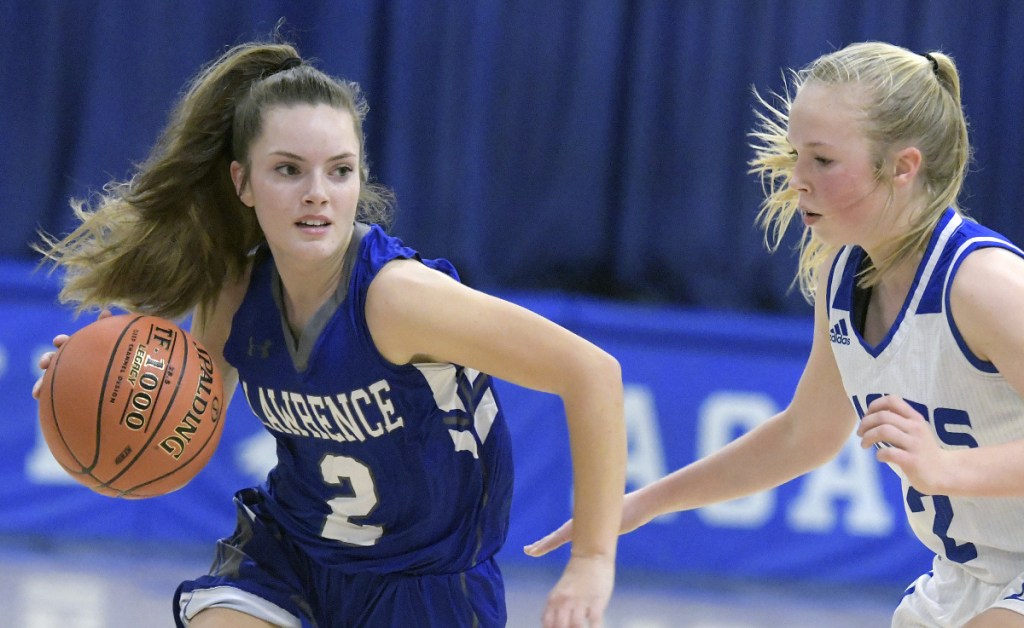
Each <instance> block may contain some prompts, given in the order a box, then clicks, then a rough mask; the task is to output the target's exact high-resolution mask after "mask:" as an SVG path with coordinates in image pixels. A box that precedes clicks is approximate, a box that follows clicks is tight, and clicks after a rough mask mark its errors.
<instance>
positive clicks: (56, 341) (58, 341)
mask: <svg viewBox="0 0 1024 628" xmlns="http://www.w3.org/2000/svg"><path fill="white" fill-rule="evenodd" d="M112 315H113V313H112V312H111V311H110V310H107V309H104V310H103V311H101V312H100V315H99V316H98V317H97V320H98V319H100V318H106V317H108V316H112ZM70 337H71V336H69V335H67V334H58V335H57V336H54V338H53V346H54V348H55V349H60V348H61V346H62V345H63V344H64V343H65V342H67V341H68V338H70ZM56 353H57V352H56V351H47V352H46V353H44V354H43V355H41V356H40V357H39V368H41V369H43V375H45V374H46V369H48V368H50V363H51V362H53V356H54V355H55V354H56ZM43 375H40V376H39V379H37V380H36V382H35V383H34V384H32V397H33V398H34V399H36V400H38V399H39V390H40V389H41V388H42V387H43Z"/></svg>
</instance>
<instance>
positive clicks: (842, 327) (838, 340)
mask: <svg viewBox="0 0 1024 628" xmlns="http://www.w3.org/2000/svg"><path fill="white" fill-rule="evenodd" d="M828 336H829V338H831V339H832V342H833V343H835V344H837V345H848V344H850V334H849V332H847V331H846V319H845V318H844V319H842V320H840V321H839V322H838V323H836V324H835V325H834V326H833V327H832V332H831V333H830V334H829V335H828Z"/></svg>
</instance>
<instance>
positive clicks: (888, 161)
mask: <svg viewBox="0 0 1024 628" xmlns="http://www.w3.org/2000/svg"><path fill="white" fill-rule="evenodd" d="M791 87H792V89H790V90H787V94H790V93H791V94H795V96H794V97H792V99H791V100H790V99H789V97H786V98H784V99H783V106H782V107H772V106H771V105H769V104H768V103H767V102H764V101H762V104H763V105H765V106H766V111H767V113H764V114H763V115H761V116H760V124H759V126H758V128H757V129H756V130H755V131H754V133H752V137H754V138H755V140H756V146H755V150H756V155H755V158H754V159H753V161H752V162H751V165H752V167H753V171H755V172H757V173H759V174H760V175H761V176H762V178H763V181H764V182H765V184H766V185H765V187H766V190H767V191H768V195H767V198H766V201H765V203H764V206H763V209H762V214H761V221H762V224H763V226H764V227H765V229H766V233H767V234H768V237H769V239H770V241H772V242H773V243H774V244H775V245H777V244H778V242H779V240H780V238H781V235H782V233H783V232H784V231H785V230H786V228H787V226H788V225H789V224H790V221H791V220H792V219H793V218H794V217H797V216H799V218H800V219H801V220H802V221H803V223H804V227H805V229H804V239H803V240H802V246H801V255H800V267H799V273H798V279H799V284H800V286H801V287H802V288H803V290H804V294H805V295H806V296H808V298H809V299H811V300H813V302H814V311H815V325H814V339H813V343H812V347H811V352H810V357H809V359H808V361H807V366H806V368H805V370H804V373H803V375H802V377H801V379H800V382H799V384H798V385H797V388H796V392H795V395H794V397H793V399H792V402H791V403H790V404H789V406H788V407H787V408H786V409H785V410H783V411H782V412H780V413H779V414H778V415H776V416H775V417H772V418H771V419H770V420H768V421H767V422H766V423H764V424H762V425H760V426H759V427H757V428H756V429H754V430H752V431H751V432H749V433H748V434H746V435H744V436H743V437H741V438H739V439H737V440H736V441H734V442H732V443H730V444H729V445H728V446H726V447H724V448H723V449H722V450H720V451H718V452H716V453H714V454H712V455H709V456H707V457H706V458H704V459H701V460H698V461H696V462H694V463H692V464H690V465H688V466H686V467H684V468H682V469H679V470H677V471H675V472H674V473H672V474H670V475H668V476H666V477H665V478H662V479H661V480H658V481H657V482H655V483H653V484H651V485H649V486H647V487H645V488H642V489H639V490H637V491H634V492H632V493H630V494H628V495H627V496H626V502H625V504H624V509H623V522H622V531H623V532H626V531H629V530H633V529H635V528H637V527H638V526H640V525H643V524H645V523H647V522H648V521H650V520H651V519H653V518H654V517H656V516H658V515H660V514H663V513H667V512H672V511H677V510H684V509H690V508H698V507H700V506H704V505H706V504H711V503H714V502H720V501H724V500H728V499H732V498H736V497H741V496H744V495H749V494H751V493H755V492H757V491H762V490H766V489H770V488H772V487H775V486H778V485H779V484H782V483H783V482H786V481H788V480H790V479H792V478H795V477H797V476H799V475H801V474H803V473H806V472H807V471H810V470H811V469H814V468H815V467H817V466H819V465H821V464H823V463H825V462H826V461H828V460H830V459H831V458H833V457H834V456H835V455H836V454H837V453H838V452H839V451H840V449H841V448H842V447H843V445H844V443H845V442H846V441H847V439H848V438H849V437H850V435H851V432H852V431H853V430H856V433H857V435H858V436H859V437H860V438H861V443H862V445H863V446H864V447H877V457H878V459H879V460H880V461H882V462H885V463H888V464H889V465H890V466H891V467H892V469H893V470H894V471H895V472H896V473H897V474H898V475H899V477H900V478H901V480H902V484H903V493H904V498H905V501H906V513H907V517H908V518H909V521H910V525H911V527H912V528H913V530H914V532H915V533H916V534H917V536H918V537H919V538H920V540H921V541H922V542H923V543H924V544H925V545H927V546H928V547H929V548H930V549H931V550H932V551H934V552H935V558H934V561H933V564H932V569H931V571H929V572H928V573H925V574H924V575H922V576H921V577H920V578H919V579H918V580H917V581H915V582H914V583H912V584H911V585H910V587H909V588H908V589H907V591H906V594H905V596H904V597H903V600H902V602H901V603H900V604H899V606H898V607H897V609H896V611H895V613H894V615H893V620H892V625H893V626H901V627H902V626H943V627H950V628H952V627H954V626H955V627H960V626H970V627H972V628H981V627H985V626H1001V627H1007V626H1024V534H1022V533H1021V526H1022V525H1024V400H1022V395H1024V325H1022V324H1021V312H1024V259H1022V257H1024V253H1022V251H1021V249H1020V248H1018V247H1016V246H1014V245H1013V244H1011V243H1010V242H1008V241H1007V240H1006V238H1004V237H1002V236H1000V235H999V234H997V233H994V232H992V231H990V230H988V229H986V228H984V227H982V226H980V225H979V224H977V223H976V222H973V221H971V220H969V219H967V218H966V217H965V216H964V214H963V212H962V211H961V209H960V208H959V207H958V205H957V197H958V195H959V192H960V189H961V185H962V183H963V179H964V175H965V172H966V168H967V164H968V156H969V154H970V152H969V147H968V137H967V125H966V122H965V118H964V114H963V111H962V108H961V104H960V78H959V76H958V73H957V69H956V66H955V65H954V62H953V60H952V59H951V58H950V57H949V56H947V55H945V54H941V53H938V52H933V53H929V54H924V55H921V54H916V53H913V52H910V51H908V50H905V49H903V48H899V47H896V46H892V45H889V44H884V43H875V42H870V43H862V44H854V45H851V46H848V47H846V48H844V49H841V50H838V51H836V52H834V53H830V54H827V55H824V56H823V57H821V58H819V59H817V60H816V61H814V62H812V63H811V64H810V65H808V66H807V67H806V68H804V69H803V70H800V71H799V72H795V73H794V74H793V85H792V86H791ZM572 535H573V529H572V523H571V522H570V523H567V524H566V525H564V526H562V527H561V528H560V529H559V530H556V531H555V532H553V533H552V534H551V535H549V536H548V537H545V538H544V539H541V540H540V541H538V542H537V543H535V544H533V545H531V546H528V547H527V548H526V551H527V553H529V554H533V555H540V554H543V553H546V552H548V551H550V550H551V549H552V548H554V547H557V546H558V545H560V544H561V543H564V542H566V541H567V540H568V539H570V538H571V537H572Z"/></svg>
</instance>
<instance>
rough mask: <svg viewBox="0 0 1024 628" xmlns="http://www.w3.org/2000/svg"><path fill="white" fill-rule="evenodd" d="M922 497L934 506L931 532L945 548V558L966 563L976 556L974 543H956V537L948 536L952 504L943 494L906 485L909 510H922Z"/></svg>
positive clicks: (951, 517)
mask: <svg viewBox="0 0 1024 628" xmlns="http://www.w3.org/2000/svg"><path fill="white" fill-rule="evenodd" d="M924 497H931V498H932V506H934V508H935V522H934V523H933V524H932V532H934V533H935V536H937V537H939V538H940V539H941V540H942V546H943V547H944V548H945V550H946V558H948V559H949V560H951V561H953V562H954V563H966V562H967V561H969V560H974V559H975V558H977V557H978V548H976V547H975V546H974V543H962V544H958V543H957V542H956V539H954V538H950V536H949V526H950V525H951V524H952V523H953V504H952V503H951V502H950V501H949V498H948V497H946V496H945V495H925V494H924V493H922V492H921V491H919V490H917V489H916V488H914V487H913V486H909V487H907V505H908V506H910V511H911V512H924V499H923V498H924Z"/></svg>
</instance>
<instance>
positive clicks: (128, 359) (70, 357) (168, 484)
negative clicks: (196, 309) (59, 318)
mask: <svg viewBox="0 0 1024 628" xmlns="http://www.w3.org/2000/svg"><path fill="white" fill-rule="evenodd" d="M223 405H224V394H223V383H222V382H221V376H220V373H219V372H218V371H217V369H216V367H215V365H214V363H213V360H212V359H211V358H210V354H209V353H207V351H206V349H205V348H204V347H203V346H202V345H201V344H200V343H199V342H198V341H196V340H195V339H194V338H192V336H191V335H189V334H188V333H187V332H186V331H184V330H182V329H181V328H180V327H178V326H177V325H176V324H174V323H172V322H171V321H168V320H165V319H163V318H158V317H155V316H140V315H136V314H124V315H120V316H111V317H108V318H102V319H100V320H98V321H96V322H95V323H92V324H90V325H88V326H86V327H83V328H82V329H80V330H79V331H77V332H76V333H75V334H74V335H72V336H71V338H70V339H69V340H68V341H67V342H66V343H64V344H63V345H62V346H61V347H60V348H59V349H58V350H57V352H56V354H55V355H54V356H53V360H52V361H51V362H50V367H49V368H48V369H47V370H46V373H45V374H44V375H43V381H42V388H41V389H40V394H39V424H40V426H41V427H42V431H43V437H44V438H45V439H46V444H47V446H49V448H50V452H51V453H52V454H53V456H54V458H56V459H57V462H59V463H60V465H61V466H62V467H64V469H65V470H66V471H67V472H68V473H69V474H71V476H72V477H73V478H75V479H76V480H78V481H79V482H81V483H82V484H84V485H86V486H88V487H89V488H91V489H92V490H94V491H96V492H98V493H102V494H103V495H109V496H111V497H125V498H131V499H139V498H144V497H154V496H156V495H163V494H166V493H170V492H171V491H174V490H177V489H179V488H181V487H182V486H185V484H187V483H188V482H189V480H191V479H192V478H193V477H195V475H196V474H197V473H199V471H200V470H201V469H202V468H203V467H204V466H205V465H206V463H207V462H208V461H209V460H210V457H211V456H212V455H213V452H214V450H216V448H217V443H218V442H220V435H221V431H222V430H221V425H222V423H223V422H222V421H221V410H222V408H223Z"/></svg>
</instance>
